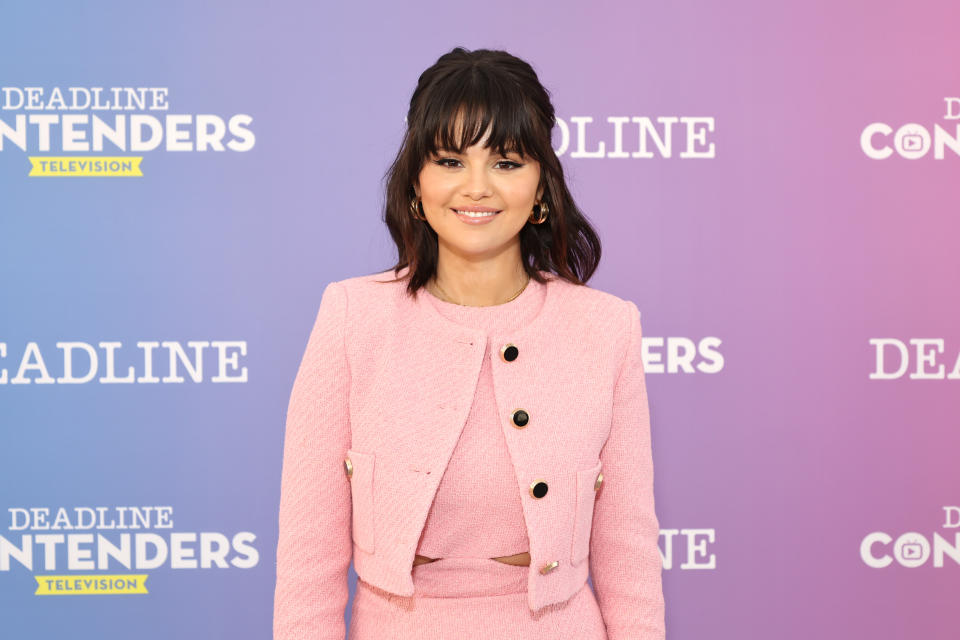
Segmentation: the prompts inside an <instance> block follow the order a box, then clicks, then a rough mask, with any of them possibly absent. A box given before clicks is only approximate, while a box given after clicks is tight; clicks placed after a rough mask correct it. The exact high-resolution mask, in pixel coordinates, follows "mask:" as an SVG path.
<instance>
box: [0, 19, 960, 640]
mask: <svg viewBox="0 0 960 640" xmlns="http://www.w3.org/2000/svg"><path fill="white" fill-rule="evenodd" d="M0 11H2V19H0V22H2V24H3V37H2V39H0V438H2V439H0V637H3V638H10V639H12V640H21V639H34V638H60V637H66V636H68V635H69V636H70V637H72V638H84V639H86V638H90V639H93V638H97V639H103V638H127V637H137V638H143V639H144V640H146V639H160V638H163V639H166V638H249V639H251V640H252V639H255V638H269V637H270V636H271V625H272V614H273V590H274V581H275V550H276V541H277V527H278V522H277V513H278V504H279V498H280V470H281V461H282V448H283V435H284V434H283V428H284V420H285V416H286V409H287V401H288V399H289V394H290V391H291V387H292V383H293V380H294V377H295V374H296V371H297V367H298V365H299V361H300V358H301V356H302V354H303V350H304V348H305V346H306V340H307V337H308V335H309V332H310V329H311V326H312V323H313V321H314V319H315V315H316V310H317V307H318V304H319V301H320V296H321V294H322V292H323V290H324V287H325V286H326V285H327V283H329V282H330V281H332V280H339V279H343V278H347V277H351V276H354V275H362V274H369V273H373V272H375V271H379V270H382V269H385V268H386V267H388V266H390V265H391V264H392V263H393V261H394V258H395V253H394V248H393V245H392V242H391V241H390V239H389V237H388V235H387V233H386V229H385V227H384V225H383V223H382V222H381V212H382V204H383V175H384V172H385V171H386V169H387V167H388V165H389V163H390V161H391V160H392V159H393V156H394V154H395V153H396V150H397V148H398V145H399V143H400V140H401V136H402V135H403V131H404V126H405V122H404V116H405V113H406V108H407V105H408V101H409V98H410V95H411V93H412V91H413V88H414V86H415V84H416V81H417V78H418V76H419V74H420V72H422V71H423V70H424V69H425V68H427V67H428V66H430V65H431V64H433V63H434V62H435V61H436V59H437V58H438V57H439V56H440V55H442V54H443V53H445V52H447V51H449V50H450V49H452V48H454V47H455V46H464V47H466V48H469V49H477V48H494V49H506V50H508V51H510V52H511V53H514V54H516V55H518V56H520V57H522V58H524V59H526V60H528V61H530V62H531V64H533V66H534V67H535V69H536V70H537V72H538V74H539V76H540V79H541V80H542V82H543V83H544V84H545V85H546V86H547V87H548V89H549V90H550V91H551V94H552V98H553V101H554V104H555V106H556V109H557V114H558V122H557V127H556V129H555V131H554V143H555V144H554V148H555V150H556V152H557V154H558V155H559V156H560V158H561V159H562V162H563V164H564V167H565V169H566V171H567V173H568V177H569V180H570V185H571V188H572V191H573V194H574V196H575V198H576V199H577V200H578V202H579V204H580V205H581V206H582V208H583V209H584V211H585V212H586V213H587V215H588V217H589V218H590V220H591V222H592V223H593V224H594V225H595V226H596V228H597V229H598V231H599V232H600V234H601V237H602V240H603V243H604V245H603V259H602V263H601V267H600V270H599V271H598V272H597V274H596V275H595V276H594V278H593V279H592V280H591V281H590V282H589V285H590V286H592V287H595V288H598V289H603V290H606V291H609V292H611V293H614V294H616V295H618V296H620V297H623V298H626V299H630V300H633V301H634V302H636V304H637V306H638V307H639V308H640V310H641V312H642V313H643V318H644V333H645V336H644V348H645V356H646V360H645V363H646V367H647V369H646V371H647V375H648V378H647V380H648V389H649V395H650V402H651V415H652V425H653V426H652V429H653V434H652V437H653V449H654V463H655V469H656V481H655V490H656V501H657V513H658V516H659V518H660V524H661V536H660V551H661V554H662V557H663V565H664V566H663V571H664V573H663V579H664V593H665V599H666V624H667V634H668V637H670V638H674V639H689V640H694V639H696V640H700V639H703V638H714V639H729V640H733V639H737V640H740V639H743V638H757V639H764V640H766V639H769V638H782V639H785V640H792V639H798V640H799V639H805V638H810V637H816V638H843V639H847V638H871V639H877V640H881V639H882V640H894V639H910V640H914V639H923V640H934V639H937V640H939V639H944V640H945V639H948V638H957V637H960V622H958V621H957V617H956V613H955V612H956V594H957V593H958V589H960V471H958V468H960V455H958V450H960V322H958V320H960V253H958V251H960V208H958V196H960V194H958V184H960V178H958V176H960V157H958V155H960V67H958V62H957V60H958V59H960V40H958V38H957V33H956V24H957V23H958V20H960V5H957V4H956V3H953V2H946V1H943V2H913V3H909V4H908V3H904V2H880V3H877V2H828V1H826V0H818V1H814V2H788V3H769V2H763V1H761V0H752V1H749V2H746V1H734V2H724V3H709V2H685V3H673V4H664V3H655V2H608V3H600V4H587V3H580V2H524V3H516V2H503V1H501V0H492V1H491V2H487V3H484V4H482V5H474V4H456V3H444V2H423V3H400V4H397V3H389V2H380V3H322V2H321V3H308V2H288V3H269V4H268V3H247V2H243V3H236V2H211V3H191V2H164V3H152V4H139V3H137V4H130V3H121V2H86V3H73V2H59V3H56V2H32V3H12V2H11V3H3V4H2V6H0ZM355 585H356V575H355V574H354V573H353V571H352V569H351V573H350V587H351V597H352V594H353V592H354V589H355Z"/></svg>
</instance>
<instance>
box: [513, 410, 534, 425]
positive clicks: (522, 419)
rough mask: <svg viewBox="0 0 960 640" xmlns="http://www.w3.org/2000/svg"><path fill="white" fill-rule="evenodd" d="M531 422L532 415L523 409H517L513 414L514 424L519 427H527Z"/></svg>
mask: <svg viewBox="0 0 960 640" xmlns="http://www.w3.org/2000/svg"><path fill="white" fill-rule="evenodd" d="M529 421H530V414H528V413H527V412H526V411H524V410H523V409H517V410H516V411H514V412H513V424H515V425H517V426H518V427H525V426H527V423H528V422H529Z"/></svg>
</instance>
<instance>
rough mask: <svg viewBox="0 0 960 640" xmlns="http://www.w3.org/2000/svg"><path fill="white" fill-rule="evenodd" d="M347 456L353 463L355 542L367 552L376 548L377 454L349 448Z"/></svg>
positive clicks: (351, 476)
mask: <svg viewBox="0 0 960 640" xmlns="http://www.w3.org/2000/svg"><path fill="white" fill-rule="evenodd" d="M347 458H349V459H350V462H351V463H352V465H353V471H352V473H351V475H350V495H351V497H352V499H353V523H352V524H353V526H352V531H353V542H354V543H355V544H356V545H357V546H358V547H359V548H361V549H363V550H364V551H366V552H367V553H373V552H374V551H375V549H376V536H375V530H374V527H375V521H376V518H375V515H376V514H375V513H374V506H373V505H374V503H373V471H374V459H375V455H374V454H372V453H363V452H361V451H354V450H352V449H347Z"/></svg>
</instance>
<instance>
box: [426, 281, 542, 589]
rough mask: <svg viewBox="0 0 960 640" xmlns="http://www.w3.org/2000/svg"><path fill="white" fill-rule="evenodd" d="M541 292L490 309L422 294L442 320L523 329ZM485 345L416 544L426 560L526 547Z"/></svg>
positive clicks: (535, 288) (534, 289) (533, 287)
mask: <svg viewBox="0 0 960 640" xmlns="http://www.w3.org/2000/svg"><path fill="white" fill-rule="evenodd" d="M545 294H546V287H545V285H543V284H541V283H539V282H537V281H536V280H531V281H530V282H529V283H528V284H527V286H526V288H525V289H524V290H523V292H522V293H521V294H520V295H519V296H517V297H516V298H514V299H513V300H510V301H509V302H506V303H504V304H499V305H494V306H489V307H470V306H463V305H458V304H454V303H452V302H446V301H444V300H440V299H439V298H436V297H434V296H432V295H430V293H429V292H427V293H426V295H427V296H429V297H430V302H431V303H433V305H434V306H435V307H436V308H437V310H438V311H439V312H440V313H441V314H442V315H443V316H444V317H446V318H448V319H449V320H451V321H453V322H456V323H458V324H462V325H464V326H468V327H479V328H482V329H484V330H485V331H488V332H489V331H493V330H496V329H502V330H506V331H510V330H513V329H516V328H517V327H522V326H523V325H524V324H526V323H527V322H529V321H530V320H532V319H533V317H534V316H536V314H537V313H538V312H539V311H540V306H541V305H542V304H543V299H544V297H545ZM486 343H487V350H486V352H485V353H484V357H483V365H482V366H481V368H480V379H479V381H478V383H477V391H476V395H475V396H474V400H473V405H472V406H471V408H470V415H469V416H467V422H466V425H465V426H464V428H463V432H462V433H461V434H460V439H459V440H458V441H457V445H456V448H455V449H454V450H453V455H452V456H451V457H450V462H449V463H448V464H447V468H446V470H445V471H444V473H443V477H442V478H441V479H440V486H439V487H438V489H437V495H436V496H435V497H434V499H433V504H432V505H431V507H430V512H429V513H428V514H427V522H426V525H425V526H424V529H423V535H422V536H421V538H420V546H419V547H418V549H417V553H419V554H421V555H424V556H427V557H429V558H454V557H466V558H473V557H478V558H494V557H497V556H507V555H513V554H515V553H520V552H522V551H527V550H529V548H530V542H529V540H527V528H526V526H525V525H524V521H523V505H522V503H521V499H520V491H519V489H518V488H517V482H516V478H515V477H514V471H513V463H512V462H511V461H510V452H509V451H508V450H507V443H506V440H505V439H504V437H503V431H502V430H501V429H500V416H499V415H498V414H499V409H498V408H497V403H496V401H495V400H494V389H493V373H492V369H491V360H490V339H489V338H487V340H486ZM414 584H416V574H414Z"/></svg>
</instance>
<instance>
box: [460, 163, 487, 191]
mask: <svg viewBox="0 0 960 640" xmlns="http://www.w3.org/2000/svg"><path fill="white" fill-rule="evenodd" d="M465 176H466V177H465V178H464V180H465V183H464V185H463V192H464V194H465V195H466V196H467V197H469V198H472V199H474V200H479V199H480V198H484V197H488V196H490V195H491V189H490V176H489V174H488V173H487V169H486V167H484V166H483V164H482V163H475V164H474V165H473V166H472V167H471V168H470V170H469V171H467V172H466V173H465Z"/></svg>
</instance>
